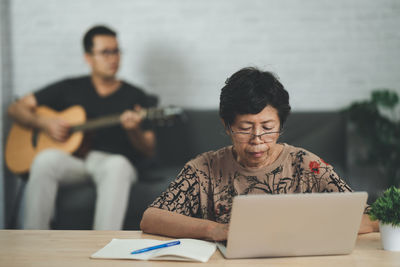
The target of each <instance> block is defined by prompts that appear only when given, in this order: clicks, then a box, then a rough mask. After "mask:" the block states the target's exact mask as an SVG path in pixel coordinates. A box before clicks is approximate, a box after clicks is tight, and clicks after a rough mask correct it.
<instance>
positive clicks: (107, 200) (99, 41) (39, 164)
mask: <svg viewBox="0 0 400 267" xmlns="http://www.w3.org/2000/svg"><path fill="white" fill-rule="evenodd" d="M83 45H84V49H85V54H84V57H85V60H86V62H87V64H88V65H89V67H90V68H91V74H90V75H89V76H83V77H78V78H70V79H65V80H63V81H60V82H57V83H54V84H52V85H49V86H47V87H45V88H43V89H41V90H39V91H37V92H35V93H31V94H28V95H26V96H25V97H23V98H22V99H20V100H18V101H16V102H14V103H12V104H11V105H10V107H9V108H8V114H9V116H10V117H11V118H13V119H14V120H15V121H16V122H17V123H19V124H21V125H23V126H26V127H30V128H34V129H38V130H40V131H43V132H45V133H46V134H47V135H48V136H50V137H51V138H52V139H54V140H56V141H57V142H65V141H66V140H67V139H68V138H69V135H70V128H71V126H72V125H70V123H69V122H68V121H67V120H64V119H61V118H58V117H46V116H40V115H39V114H38V113H37V112H36V110H37V108H38V107H39V106H43V105H44V106H48V107H50V108H51V109H54V110H56V111H62V110H64V109H68V108H69V107H71V106H75V105H80V106H82V107H83V108H84V110H85V113H86V116H87V118H88V119H95V118H98V117H102V116H107V115H110V114H121V115H120V123H119V124H118V125H116V126H112V127H106V128H101V129H97V130H96V131H94V132H93V135H92V138H91V149H90V150H89V152H88V154H87V155H86V156H85V157H84V158H79V157H76V156H73V155H70V154H68V153H66V152H64V151H62V150H59V149H45V150H43V151H41V152H40V153H39V154H38V155H36V156H35V158H34V160H33V163H32V165H31V167H30V171H29V180H28V183H27V186H26V198H25V199H26V204H25V214H24V228H26V229H48V228H49V224H50V220H51V218H52V215H53V210H54V206H55V200H56V194H57V188H58V186H59V184H64V183H77V182H82V181H84V180H86V179H92V180H93V181H94V183H95V184H96V190H97V200H96V209H95V218H94V225H93V228H94V229H96V230H119V229H121V228H122V227H123V221H124V216H125V212H126V208H127V204H128V199H129V193H130V188H131V184H133V183H135V182H136V181H137V171H136V167H135V164H136V163H138V162H139V161H140V160H142V159H144V158H147V157H151V156H153V154H154V151H155V134H154V131H153V130H152V129H151V127H149V125H146V123H145V122H142V116H141V115H140V113H139V112H138V111H140V109H141V108H142V107H144V108H147V107H149V105H150V103H149V98H148V96H147V95H146V94H145V93H144V92H143V91H142V90H140V89H138V88H136V87H134V86H132V85H130V84H128V83H126V82H124V81H121V80H119V79H117V77H116V73H117V71H118V68H119V63H120V50H119V47H118V41H117V35H116V33H115V32H114V31H113V30H111V29H109V28H107V27H104V26H95V27H93V28H91V29H90V30H89V31H88V32H87V33H86V34H85V36H84V38H83Z"/></svg>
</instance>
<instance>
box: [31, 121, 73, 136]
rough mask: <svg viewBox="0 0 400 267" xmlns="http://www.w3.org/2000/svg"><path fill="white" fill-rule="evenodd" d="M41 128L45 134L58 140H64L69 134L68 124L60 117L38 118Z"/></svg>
mask: <svg viewBox="0 0 400 267" xmlns="http://www.w3.org/2000/svg"><path fill="white" fill-rule="evenodd" d="M39 120H40V124H41V128H42V130H43V131H44V132H46V134H47V135H49V136H50V137H51V138H53V139H54V140H56V141H58V142H64V141H66V140H67V139H68V137H69V135H70V128H71V126H70V124H69V123H68V122H67V121H65V120H63V119H60V118H46V117H41V118H40V119H39Z"/></svg>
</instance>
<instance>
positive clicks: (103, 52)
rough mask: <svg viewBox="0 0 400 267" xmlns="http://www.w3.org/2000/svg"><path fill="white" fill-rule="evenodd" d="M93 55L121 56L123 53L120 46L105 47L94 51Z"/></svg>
mask: <svg viewBox="0 0 400 267" xmlns="http://www.w3.org/2000/svg"><path fill="white" fill-rule="evenodd" d="M92 54H93V55H100V56H102V57H110V56H119V55H120V54H121V50H120V49H119V48H116V49H104V50H101V51H96V52H95V51H93V52H92Z"/></svg>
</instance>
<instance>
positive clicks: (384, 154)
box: [346, 89, 400, 186]
mask: <svg viewBox="0 0 400 267" xmlns="http://www.w3.org/2000/svg"><path fill="white" fill-rule="evenodd" d="M398 104H399V96H398V94H397V93H396V91H393V90H389V89H378V90H374V91H373V92H372V94H371V98H370V99H368V100H365V101H359V102H354V103H352V104H351V105H350V107H348V108H346V113H347V114H348V118H349V120H350V122H351V123H353V125H354V126H355V130H356V133H357V134H358V135H359V136H360V137H361V138H362V139H363V140H364V143H365V145H366V147H367V153H366V155H365V158H364V159H361V160H362V161H363V162H364V163H366V164H373V165H375V164H376V165H377V166H378V167H379V169H380V170H381V171H382V173H383V175H384V176H385V177H386V178H387V180H388V181H389V186H390V185H397V186H399V185H400V164H399V163H400V109H399V105H398Z"/></svg>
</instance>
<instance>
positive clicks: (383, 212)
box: [368, 186, 400, 251]
mask: <svg viewBox="0 0 400 267" xmlns="http://www.w3.org/2000/svg"><path fill="white" fill-rule="evenodd" d="M368 214H369V217H370V219H371V220H373V221H375V220H379V229H380V232H381V240H382V245H383V249H384V250H391V251H400V189H398V188H396V187H395V186H391V187H390V188H389V189H387V190H386V191H385V192H384V193H383V195H382V196H380V197H378V198H377V199H376V201H375V202H374V203H373V204H372V205H371V206H370V208H369V211H368Z"/></svg>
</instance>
